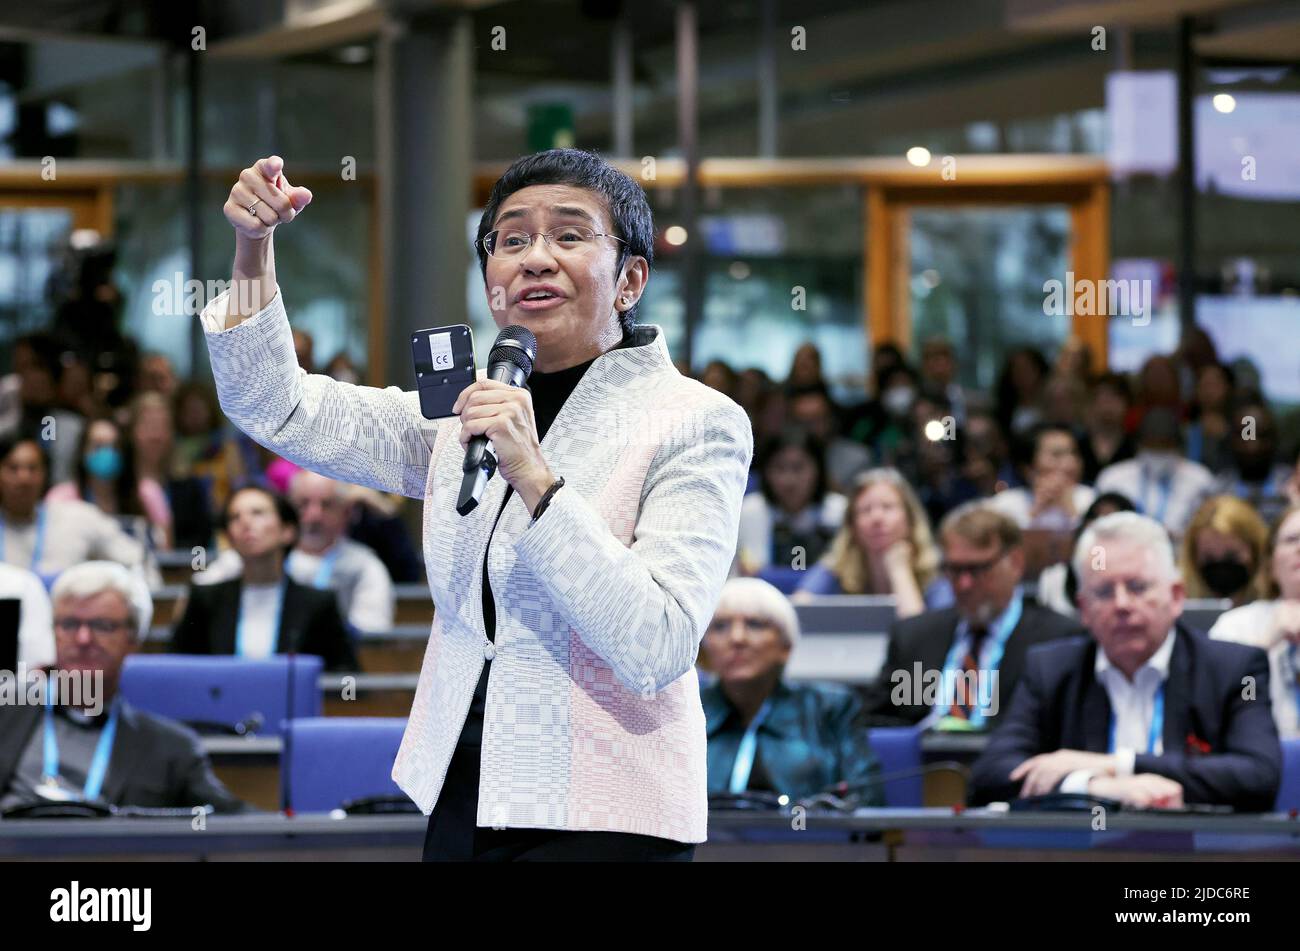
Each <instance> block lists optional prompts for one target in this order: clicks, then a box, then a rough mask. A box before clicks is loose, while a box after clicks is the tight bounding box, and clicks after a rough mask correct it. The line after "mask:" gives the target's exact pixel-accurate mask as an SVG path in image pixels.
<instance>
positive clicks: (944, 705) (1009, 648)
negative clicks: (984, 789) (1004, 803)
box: [866, 505, 1079, 730]
mask: <svg viewBox="0 0 1300 951" xmlns="http://www.w3.org/2000/svg"><path fill="white" fill-rule="evenodd" d="M939 544H940V546H941V547H942V550H943V562H942V570H943V573H944V574H945V575H946V576H947V578H948V582H949V584H951V585H952V590H953V595H954V600H955V604H954V606H953V607H951V608H944V609H941V610H937V611H926V612H925V613H924V614H921V615H919V616H917V617H912V618H905V619H900V620H898V621H896V622H895V623H894V625H893V627H891V628H890V631H889V646H888V647H887V648H886V652H885V662H884V664H883V665H881V668H880V674H879V676H878V678H877V680H876V682H875V684H873V685H872V686H871V687H870V688H869V689H868V691H867V701H866V710H867V713H868V714H869V715H870V716H871V718H872V722H873V723H874V724H891V725H909V724H916V723H920V724H923V725H925V726H928V727H933V728H935V729H943V730H970V729H984V728H987V727H988V726H991V725H992V724H993V723H996V722H997V718H998V717H999V716H1001V715H1002V714H1003V713H1004V712H1005V705H1006V703H1007V701H1008V700H1009V698H1010V697H1011V695H1012V691H1013V690H1014V689H1015V685H1016V682H1017V680H1019V678H1020V676H1021V672H1022V671H1023V670H1024V669H1025V663H1026V656H1025V655H1026V653H1027V652H1028V650H1029V648H1030V647H1031V646H1033V645H1034V644H1040V643H1043V642H1045V641H1049V640H1052V639H1054V638H1058V637H1066V636H1069V635H1072V634H1077V633H1079V628H1078V626H1077V625H1076V624H1075V622H1073V621H1071V620H1070V619H1069V618H1065V617H1062V616H1061V615H1059V614H1055V613H1053V612H1052V611H1049V610H1047V609H1046V608H1043V607H1040V606H1039V605H1038V604H1036V603H1035V602H1034V601H1033V600H1032V599H1030V598H1028V597H1027V596H1026V595H1025V594H1024V592H1023V591H1022V590H1021V581H1022V580H1023V578H1024V570H1025V552H1024V548H1023V546H1022V543H1021V535H1020V529H1019V527H1017V525H1016V523H1015V522H1014V521H1013V520H1012V519H1010V518H1008V517H1007V516H1006V515H1003V514H1002V513H1001V512H997V511H994V510H993V509H990V508H989V507H988V506H986V505H966V506H963V507H961V508H959V509H956V510H954V511H953V512H951V513H950V514H949V515H948V517H947V518H945V519H944V520H943V522H942V523H941V524H940V526H939ZM918 677H920V678H923V682H922V683H918V682H917V678H918ZM936 687H937V689H936Z"/></svg>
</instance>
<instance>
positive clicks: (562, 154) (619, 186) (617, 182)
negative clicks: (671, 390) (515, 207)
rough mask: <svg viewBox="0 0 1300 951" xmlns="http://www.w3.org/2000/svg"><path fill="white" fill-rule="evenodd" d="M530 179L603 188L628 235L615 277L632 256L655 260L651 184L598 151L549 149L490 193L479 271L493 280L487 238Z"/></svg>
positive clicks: (628, 323) (631, 311)
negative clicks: (508, 201) (644, 183)
mask: <svg viewBox="0 0 1300 951" xmlns="http://www.w3.org/2000/svg"><path fill="white" fill-rule="evenodd" d="M530 185H572V186H573V187H574V188H585V189H588V190H589V191H593V192H595V193H596V194H598V195H599V196H600V197H601V198H602V199H603V200H604V202H605V208H606V210H607V211H608V212H609V217H610V222H611V225H612V227H613V229H614V233H615V234H616V235H617V236H618V237H620V238H622V239H623V241H622V242H620V243H619V254H618V262H617V263H616V264H615V266H614V277H615V278H617V277H618V275H619V273H620V272H621V271H622V270H623V264H624V262H625V261H627V259H628V258H629V257H635V256H640V257H643V258H645V260H646V265H647V266H649V265H650V264H653V263H654V236H655V227H654V216H653V215H652V214H651V212H650V204H649V202H648V201H646V195H645V190H644V189H643V188H642V187H641V186H640V185H639V184H637V182H636V181H635V180H634V179H632V178H630V177H629V176H627V175H625V174H624V173H623V172H620V171H619V170H618V169H616V168H615V167H614V166H612V165H610V164H609V163H608V162H606V161H605V160H604V159H603V158H601V157H600V156H599V155H597V154H596V153H595V152H588V151H585V150H583V149H547V150H546V151H545V152H536V153H534V154H532V155H525V156H524V157H523V158H520V159H517V160H515V162H514V163H513V164H512V165H511V166H510V167H509V168H508V169H506V170H505V173H504V174H503V175H502V176H501V177H500V178H498V179H497V180H496V184H494V185H493V186H492V192H491V194H489V196H488V201H487V207H485V208H484V209H483V216H482V218H480V219H479V223H478V236H477V238H476V239H475V242H474V252H475V253H476V254H477V255H478V266H479V271H480V273H482V275H483V279H484V281H486V280H487V261H488V255H487V251H485V250H484V249H483V238H484V237H485V236H486V235H487V233H488V232H489V231H491V230H492V228H493V225H494V223H495V222H496V217H497V214H498V212H500V211H501V204H502V203H503V202H504V201H505V200H506V199H507V198H509V197H510V196H511V195H513V194H514V193H515V192H517V191H520V190H521V189H524V188H527V187H529V186H530ZM639 307H640V301H638V302H637V303H635V304H633V305H632V306H631V307H629V308H628V309H627V310H625V311H622V312H621V313H620V314H619V323H620V325H621V326H622V328H623V333H624V334H630V333H631V331H632V328H633V327H634V326H635V325H636V313H637V310H638V309H639Z"/></svg>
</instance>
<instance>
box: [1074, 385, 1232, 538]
mask: <svg viewBox="0 0 1300 951" xmlns="http://www.w3.org/2000/svg"><path fill="white" fill-rule="evenodd" d="M1182 452H1183V443H1182V434H1181V432H1180V430H1179V424H1178V418H1177V417H1176V416H1175V415H1174V414H1173V412H1172V411H1170V410H1169V409H1167V408H1164V407H1156V408H1152V409H1149V410H1148V411H1147V413H1146V415H1145V416H1144V417H1143V419H1142V424H1141V426H1140V428H1139V429H1138V452H1137V455H1136V456H1135V457H1134V458H1132V459H1127V460H1125V461H1124V462H1116V463H1114V464H1112V465H1109V466H1107V467H1106V468H1105V469H1103V470H1102V472H1101V474H1100V475H1099V476H1097V483H1096V489H1097V491H1098V492H1118V493H1120V494H1121V495H1124V496H1127V497H1128V498H1130V499H1132V500H1133V504H1134V505H1135V506H1136V507H1137V510H1138V511H1139V512H1141V513H1142V514H1144V515H1149V516H1151V517H1152V518H1154V519H1155V520H1156V521H1157V522H1159V523H1160V524H1162V525H1164V526H1165V528H1166V529H1168V530H1169V532H1170V534H1172V535H1173V536H1174V537H1175V538H1179V537H1181V536H1182V533H1183V529H1184V527H1185V526H1186V525H1187V522H1188V520H1189V519H1190V518H1191V517H1192V513H1193V512H1195V511H1196V509H1197V508H1198V507H1199V506H1200V504H1201V502H1202V500H1204V499H1205V497H1206V496H1207V495H1209V494H1210V492H1211V491H1212V490H1213V487H1214V476H1213V475H1212V474H1211V473H1210V470H1209V469H1207V468H1205V466H1203V465H1201V464H1200V463H1199V462H1192V461H1191V460H1189V459H1184V458H1183V456H1182Z"/></svg>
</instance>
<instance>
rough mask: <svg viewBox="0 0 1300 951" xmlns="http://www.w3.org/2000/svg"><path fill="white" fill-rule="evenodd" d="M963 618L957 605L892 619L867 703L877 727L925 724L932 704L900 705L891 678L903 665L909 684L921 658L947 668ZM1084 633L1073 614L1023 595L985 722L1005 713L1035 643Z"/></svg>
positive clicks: (931, 667)
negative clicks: (994, 707)
mask: <svg viewBox="0 0 1300 951" xmlns="http://www.w3.org/2000/svg"><path fill="white" fill-rule="evenodd" d="M960 620H961V615H960V614H958V613H957V609H956V608H944V609H942V610H939V611H926V612H925V613H924V614H918V615H916V616H915V617H910V618H904V619H903V620H901V621H895V622H894V623H893V625H892V626H891V627H890V629H889V647H888V649H887V650H886V652H885V662H884V664H882V665H881V667H880V676H879V677H878V678H877V679H876V682H875V683H874V684H872V685H871V686H870V687H869V688H867V691H866V703H865V706H866V711H867V715H868V717H869V722H870V723H871V725H872V726H887V725H898V726H906V725H909V724H914V723H920V722H921V721H922V720H924V719H925V718H926V716H928V715H929V713H930V710H931V709H932V708H931V707H929V706H926V705H924V704H915V705H913V704H909V705H905V706H895V705H894V703H893V701H892V700H891V695H892V694H893V692H894V690H895V684H894V682H893V680H891V679H890V678H891V676H892V675H893V672H894V671H895V670H903V671H906V672H907V675H908V678H909V680H908V681H907V683H910V682H911V678H912V675H913V672H914V669H915V665H916V664H917V663H918V662H919V663H920V664H921V670H922V671H923V672H929V671H935V672H936V674H937V673H938V672H942V670H943V664H944V661H945V660H947V658H948V651H949V650H951V649H952V642H953V638H954V637H956V636H957V624H958V622H959V621H960ZM1082 632H1083V628H1081V627H1080V626H1079V623H1078V622H1077V621H1075V620H1074V619H1073V618H1068V617H1066V616H1065V615H1063V614H1057V613H1056V612H1055V611H1050V610H1048V609H1047V608H1045V607H1043V606H1042V605H1040V604H1038V603H1037V602H1036V601H1034V600H1033V599H1032V598H1030V597H1029V596H1028V595H1026V596H1025V597H1024V611H1023V613H1022V614H1021V615H1020V623H1019V624H1017V625H1016V629H1015V630H1014V631H1012V632H1011V636H1010V637H1009V638H1007V646H1006V651H1005V652H1004V653H1003V655H1002V661H1001V663H1000V664H999V665H998V713H997V715H996V716H990V717H988V718H987V720H986V721H985V722H986V724H987V725H988V727H989V728H990V729H991V728H992V727H994V726H995V725H996V724H997V722H998V719H999V718H1000V717H1001V715H1002V714H1003V713H1005V712H1006V709H1007V705H1008V703H1009V702H1010V699H1011V691H1012V689H1013V688H1014V687H1015V685H1016V681H1017V680H1018V679H1019V677H1020V673H1021V671H1022V670H1023V669H1024V664H1025V652H1026V651H1027V650H1029V648H1030V647H1032V646H1034V645H1035V644H1042V643H1045V642H1047V641H1051V640H1056V639H1057V638H1061V637H1070V636H1072V635H1078V634H1081V633H1082Z"/></svg>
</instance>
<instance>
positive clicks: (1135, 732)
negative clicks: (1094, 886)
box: [971, 512, 1282, 812]
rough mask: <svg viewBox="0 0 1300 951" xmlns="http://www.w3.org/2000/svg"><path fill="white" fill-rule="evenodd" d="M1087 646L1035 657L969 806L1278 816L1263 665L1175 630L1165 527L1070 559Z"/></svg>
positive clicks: (1078, 550) (1134, 518)
mask: <svg viewBox="0 0 1300 951" xmlns="http://www.w3.org/2000/svg"><path fill="white" fill-rule="evenodd" d="M1074 570H1075V573H1076V574H1077V575H1078V577H1079V599H1078V600H1079V612H1080V616H1081V617H1082V619H1083V622H1084V624H1085V626H1086V627H1087V628H1088V630H1089V631H1090V632H1091V634H1092V637H1091V638H1072V639H1071V640H1068V641H1062V642H1060V643H1056V644H1046V645H1043V646H1041V647H1038V648H1036V649H1034V650H1033V651H1031V652H1030V653H1029V656H1028V657H1027V658H1026V661H1025V673H1024V676H1023V677H1021V679H1020V685H1019V686H1018V687H1017V688H1016V692H1015V694H1014V695H1013V696H1012V699H1011V706H1010V709H1009V710H1008V711H1007V714H1006V716H1005V717H1004V718H1003V720H1002V723H1001V724H999V726H998V729H997V731H996V732H995V733H994V734H993V737H992V738H991V740H990V741H989V745H988V748H987V749H986V750H985V751H984V753H983V755H982V756H981V757H980V758H979V760H978V762H976V764H975V767H974V772H973V775H972V777H971V782H972V788H971V800H972V801H973V802H974V803H977V804H982V803H987V802H991V801H994V800H1010V799H1013V798H1015V797H1017V796H1035V795H1042V794H1045V793H1051V792H1064V793H1079V794H1087V795H1092V796H1098V797H1103V798H1107V799H1116V800H1119V801H1121V802H1123V803H1125V804H1127V805H1131V806H1136V807H1139V808H1147V807H1154V808H1178V807H1181V806H1182V805H1184V804H1185V803H1203V804H1213V805H1228V806H1232V807H1233V808H1235V809H1238V810H1241V811H1250V812H1262V811H1267V810H1270V809H1272V807H1273V802H1274V799H1275V797H1276V795H1277V789H1278V784H1279V782H1280V779H1281V769H1282V754H1281V749H1280V747H1279V745H1278V738H1277V729H1276V728H1275V726H1274V724H1273V714H1272V710H1271V705H1270V702H1269V683H1268V673H1269V668H1268V658H1267V656H1266V655H1265V654H1264V652H1263V651H1261V650H1259V649H1258V648H1255V647H1247V646H1244V645H1241V644H1232V643H1227V642H1223V641H1212V640H1210V639H1209V638H1207V637H1206V636H1205V635H1204V634H1201V633H1200V632H1198V631H1193V630H1191V629H1190V628H1188V627H1187V626H1186V625H1184V624H1182V623H1181V622H1180V621H1179V620H1178V618H1179V616H1180V615H1181V614H1182V610H1183V600H1184V590H1183V582H1182V579H1181V578H1180V577H1179V574H1178V570H1177V568H1176V567H1175V562H1174V552H1173V547H1172V545H1171V544H1170V542H1169V536H1168V534H1167V533H1166V532H1165V529H1164V528H1163V527H1162V526H1161V525H1160V523H1159V522H1157V521H1155V520H1154V519H1151V518H1148V517H1146V516H1142V515H1138V514H1136V513H1134V512H1116V513H1115V514H1113V515H1107V516H1105V517H1103V518H1100V519H1098V520H1097V521H1096V522H1094V523H1092V525H1090V526H1088V528H1087V530H1086V531H1085V532H1084V533H1083V535H1082V536H1080V538H1079V543H1078V545H1077V546H1076V547H1075V550H1074Z"/></svg>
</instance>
